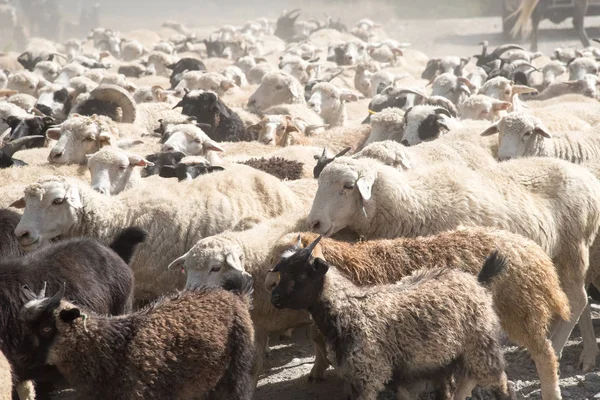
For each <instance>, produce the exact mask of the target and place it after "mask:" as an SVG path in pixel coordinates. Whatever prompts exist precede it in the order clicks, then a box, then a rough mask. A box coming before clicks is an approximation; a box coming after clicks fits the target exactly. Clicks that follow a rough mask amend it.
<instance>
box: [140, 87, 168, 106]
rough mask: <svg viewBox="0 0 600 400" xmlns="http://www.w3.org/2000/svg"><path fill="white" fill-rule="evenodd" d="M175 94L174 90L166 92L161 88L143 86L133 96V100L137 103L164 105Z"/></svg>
mask: <svg viewBox="0 0 600 400" xmlns="http://www.w3.org/2000/svg"><path fill="white" fill-rule="evenodd" d="M173 94H175V91H173V90H164V89H163V88H162V87H160V86H152V87H150V86H141V87H138V88H137V89H136V91H135V93H134V94H133V100H134V101H135V102H136V103H137V104H140V103H154V102H156V103H162V102H167V101H168V100H169V95H173Z"/></svg>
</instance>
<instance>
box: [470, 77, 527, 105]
mask: <svg viewBox="0 0 600 400" xmlns="http://www.w3.org/2000/svg"><path fill="white" fill-rule="evenodd" d="M536 92H537V90H536V89H533V88H530V87H527V86H523V85H515V83H514V82H513V81H510V80H508V79H507V78H504V77H502V76H497V77H495V78H492V79H490V80H488V81H487V82H486V83H485V84H484V85H483V86H482V87H481V89H479V94H484V95H486V96H490V97H493V98H495V99H497V100H501V101H508V102H510V103H512V105H513V106H512V108H511V110H510V111H523V110H524V109H525V106H524V105H523V102H522V101H521V100H520V98H519V94H525V93H536Z"/></svg>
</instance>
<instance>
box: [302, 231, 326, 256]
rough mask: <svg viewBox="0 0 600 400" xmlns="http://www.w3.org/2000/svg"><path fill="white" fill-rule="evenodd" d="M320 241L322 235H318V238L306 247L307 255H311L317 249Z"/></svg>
mask: <svg viewBox="0 0 600 400" xmlns="http://www.w3.org/2000/svg"><path fill="white" fill-rule="evenodd" d="M321 239H323V236H322V235H319V237H318V238H316V239H315V240H314V242H312V243H311V244H309V245H308V246H307V247H306V250H308V251H309V253H308V254H309V255H312V252H313V250H314V249H315V247H317V245H318V244H319V242H320V241H321Z"/></svg>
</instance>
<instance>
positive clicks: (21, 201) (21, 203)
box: [9, 197, 25, 208]
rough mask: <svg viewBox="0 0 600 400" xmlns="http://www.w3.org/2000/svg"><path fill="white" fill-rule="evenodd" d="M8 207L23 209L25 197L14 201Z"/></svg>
mask: <svg viewBox="0 0 600 400" xmlns="http://www.w3.org/2000/svg"><path fill="white" fill-rule="evenodd" d="M9 207H14V208H25V197H21V198H20V199H19V200H17V201H14V202H13V203H12V204H11V205H10V206H9Z"/></svg>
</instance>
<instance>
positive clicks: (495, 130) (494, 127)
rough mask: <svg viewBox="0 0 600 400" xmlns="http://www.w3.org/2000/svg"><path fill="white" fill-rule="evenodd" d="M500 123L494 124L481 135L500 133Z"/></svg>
mask: <svg viewBox="0 0 600 400" xmlns="http://www.w3.org/2000/svg"><path fill="white" fill-rule="evenodd" d="M498 132H499V131H498V124H494V125H492V126H490V127H489V128H487V129H486V130H485V131H483V132H482V133H481V135H480V136H492V135H493V134H496V133H498Z"/></svg>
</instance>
